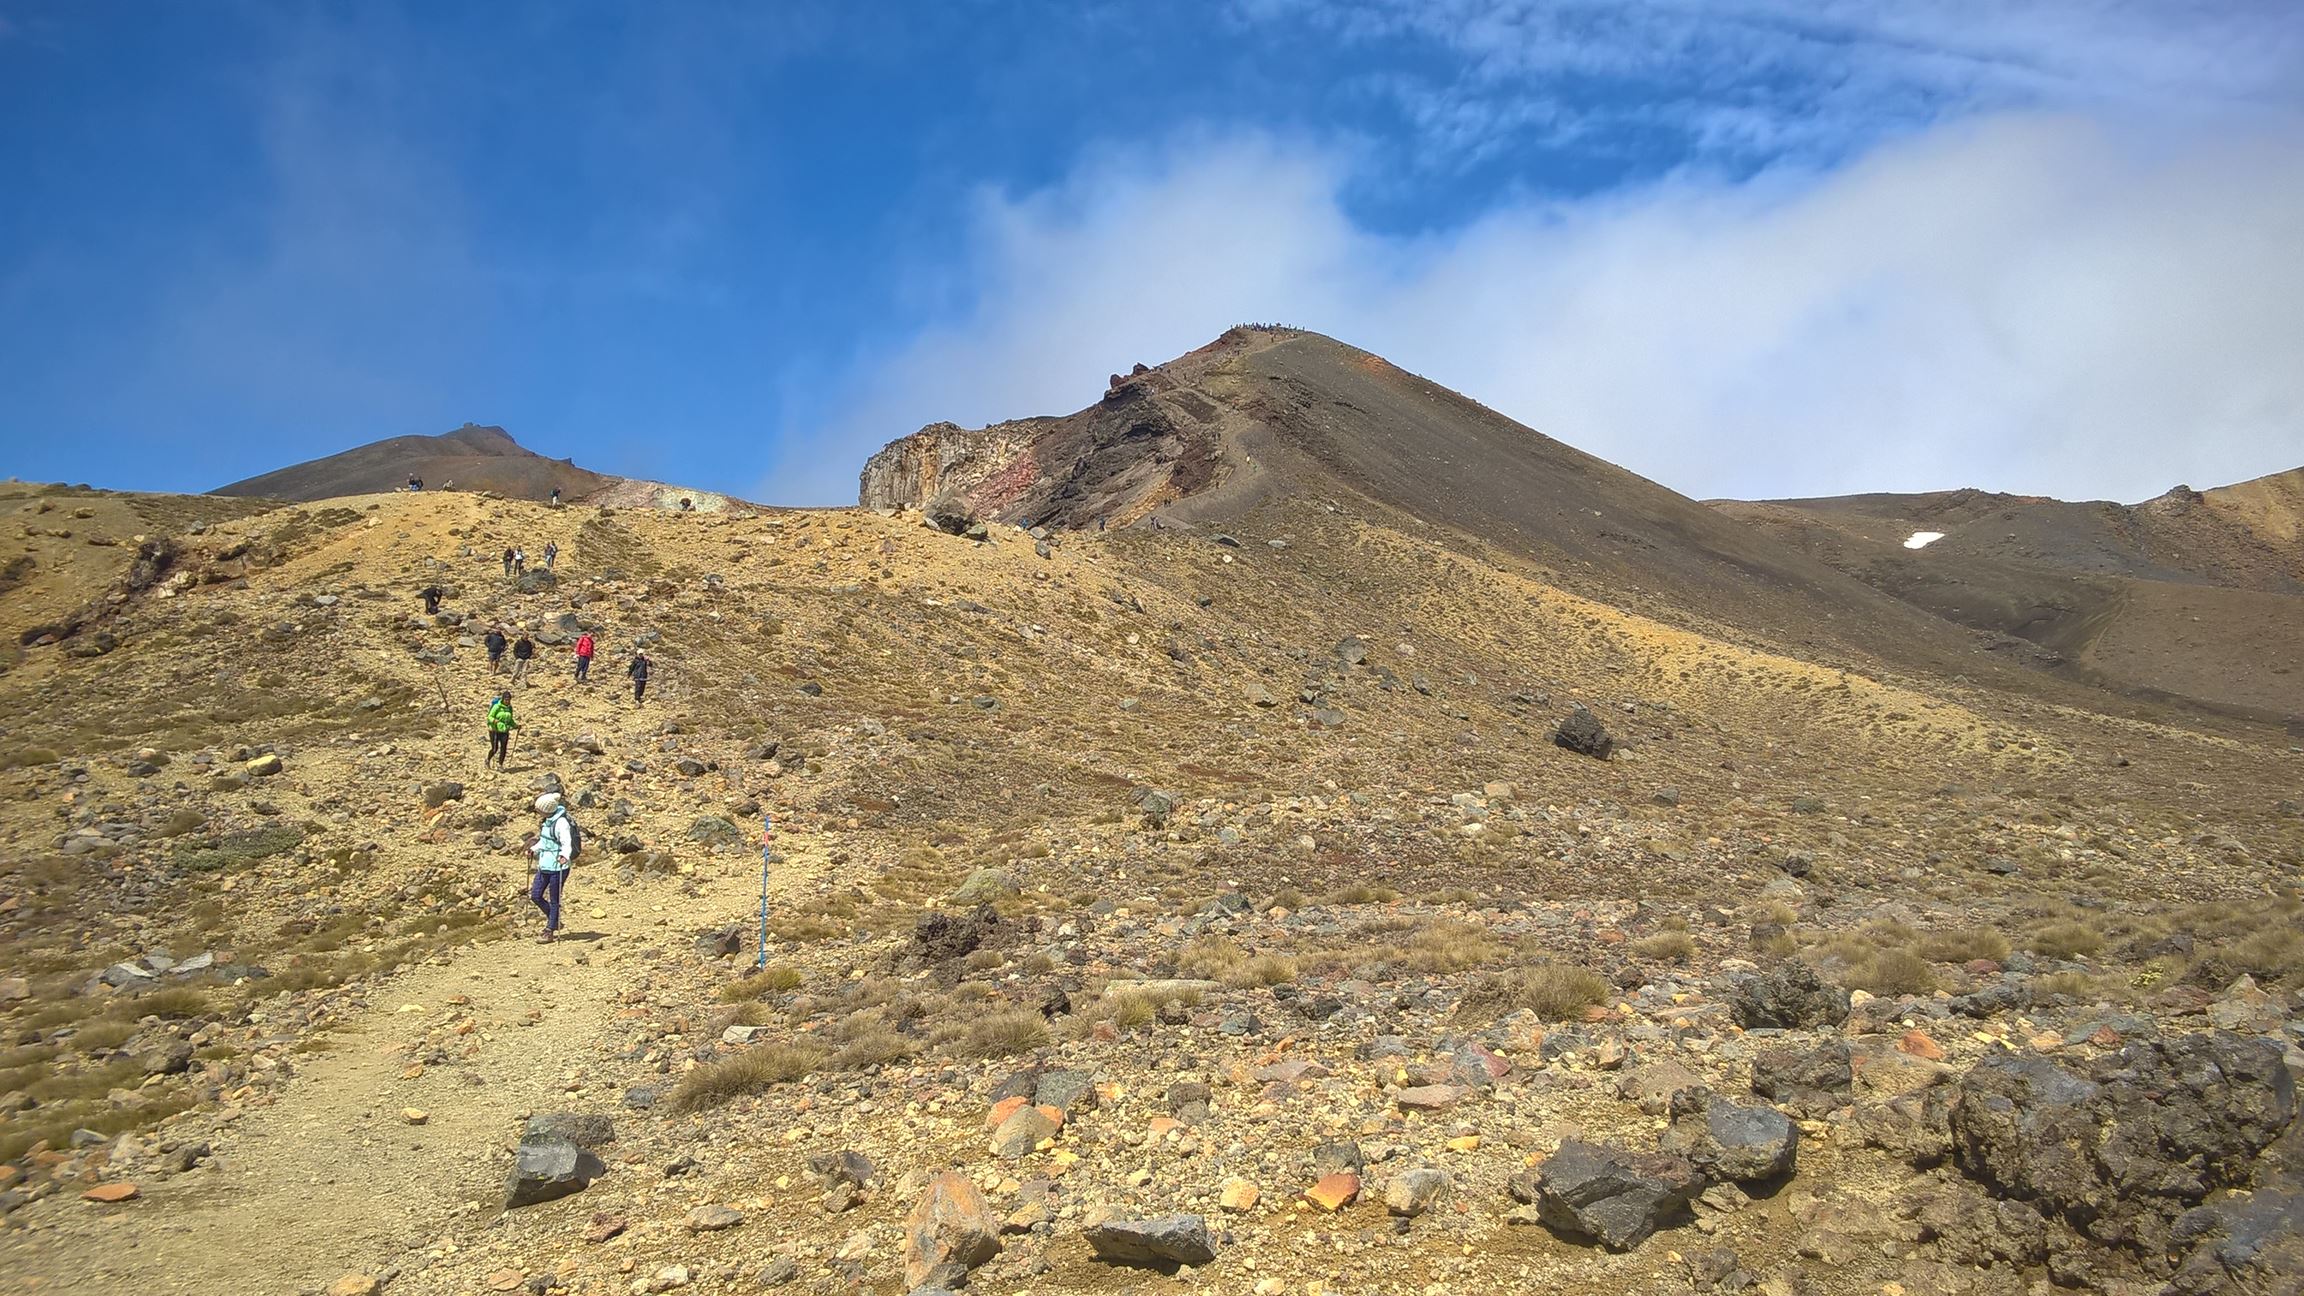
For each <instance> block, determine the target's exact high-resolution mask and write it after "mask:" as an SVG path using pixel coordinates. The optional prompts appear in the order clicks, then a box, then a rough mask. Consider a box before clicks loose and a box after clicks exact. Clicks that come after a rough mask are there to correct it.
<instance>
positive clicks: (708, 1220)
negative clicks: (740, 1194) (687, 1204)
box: [688, 1206, 744, 1233]
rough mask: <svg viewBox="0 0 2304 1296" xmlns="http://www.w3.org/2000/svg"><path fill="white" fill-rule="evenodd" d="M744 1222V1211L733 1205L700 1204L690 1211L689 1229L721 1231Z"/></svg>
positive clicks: (702, 1231)
mask: <svg viewBox="0 0 2304 1296" xmlns="http://www.w3.org/2000/svg"><path fill="white" fill-rule="evenodd" d="M743 1222H744V1212H742V1211H740V1210H737V1209H736V1208H735V1207H733V1206H698V1207H697V1208H696V1209H694V1210H692V1211H689V1212H688V1231H689V1232H691V1233H719V1232H722V1231H724V1230H727V1229H732V1228H735V1227H736V1226H737V1225H739V1224H742V1223H743Z"/></svg>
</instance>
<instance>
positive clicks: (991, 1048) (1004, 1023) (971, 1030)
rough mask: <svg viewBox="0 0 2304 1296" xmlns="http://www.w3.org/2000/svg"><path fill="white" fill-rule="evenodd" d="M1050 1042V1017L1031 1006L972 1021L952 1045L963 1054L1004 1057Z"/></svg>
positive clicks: (977, 1056) (957, 1051) (1028, 1050)
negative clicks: (1030, 1007) (1044, 1016)
mask: <svg viewBox="0 0 2304 1296" xmlns="http://www.w3.org/2000/svg"><path fill="white" fill-rule="evenodd" d="M1047 1045H1048V1022H1047V1020H1046V1019H1045V1018H1043V1017H1041V1015H1040V1014H1038V1013H1036V1012H1033V1011H1032V1010H1031V1009H1029V1008H1015V1009H1010V1010H1009V1011H1007V1012H999V1013H994V1014H992V1015H991V1016H989V1017H983V1018H979V1019H978V1020H976V1021H974V1022H971V1023H970V1024H969V1026H968V1028H967V1030H966V1031H964V1032H963V1033H962V1034H961V1036H960V1037H959V1038H958V1039H957V1040H955V1041H953V1044H952V1049H953V1051H954V1052H956V1053H959V1054H961V1055H962V1056H964V1057H975V1058H1003V1057H1015V1056H1016V1055H1017V1054H1019V1053H1029V1052H1031V1051H1032V1050H1034V1049H1038V1048H1045V1047H1047Z"/></svg>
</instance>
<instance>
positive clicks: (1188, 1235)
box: [1082, 1215, 1216, 1269]
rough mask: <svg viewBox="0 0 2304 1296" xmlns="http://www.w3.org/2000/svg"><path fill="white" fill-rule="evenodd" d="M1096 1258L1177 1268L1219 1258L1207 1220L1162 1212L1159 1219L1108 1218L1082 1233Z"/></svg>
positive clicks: (1149, 1266) (1160, 1267)
mask: <svg viewBox="0 0 2304 1296" xmlns="http://www.w3.org/2000/svg"><path fill="white" fill-rule="evenodd" d="M1082 1236H1083V1237H1085V1238H1087V1239H1088V1245H1089V1246H1090V1247H1092V1248H1094V1249H1095V1252H1096V1258H1097V1259H1099V1260H1107V1261H1110V1262H1112V1263H1114V1264H1124V1265H1142V1266H1145V1267H1147V1268H1153V1269H1175V1268H1178V1267H1179V1266H1182V1265H1203V1264H1206V1263H1208V1262H1209V1261H1211V1260H1214V1259H1215V1258H1216V1241H1215V1239H1214V1238H1212V1237H1210V1236H1209V1235H1208V1221H1207V1220H1204V1219H1202V1218H1201V1217H1199V1216H1198V1215H1163V1216H1160V1217H1159V1218H1157V1219H1108V1220H1105V1221H1104V1222H1103V1223H1101V1224H1096V1225H1092V1226H1090V1227H1089V1228H1087V1229H1086V1230H1084V1231H1083V1232H1082Z"/></svg>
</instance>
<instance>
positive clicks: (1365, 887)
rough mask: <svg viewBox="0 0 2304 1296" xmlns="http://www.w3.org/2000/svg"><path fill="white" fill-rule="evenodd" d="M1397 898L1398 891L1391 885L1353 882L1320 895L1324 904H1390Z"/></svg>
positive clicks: (1398, 896) (1398, 895)
mask: <svg viewBox="0 0 2304 1296" xmlns="http://www.w3.org/2000/svg"><path fill="white" fill-rule="evenodd" d="M1399 898H1400V893H1399V892H1398V891H1395V890H1393V889H1392V888H1391V887H1388V886H1373V885H1370V884H1369V883H1366V882H1354V883H1350V884H1349V885H1346V886H1340V887H1338V888H1336V889H1335V890H1333V891H1330V892H1329V893H1328V894H1326V895H1324V896H1321V897H1320V903H1321V904H1324V905H1364V904H1390V903H1392V902H1393V901H1395V900H1397V899H1399Z"/></svg>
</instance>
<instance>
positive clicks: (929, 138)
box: [0, 0, 2304, 503]
mask: <svg viewBox="0 0 2304 1296" xmlns="http://www.w3.org/2000/svg"><path fill="white" fill-rule="evenodd" d="M2009 9H2018V10H2021V12H2020V13H2017V14H2010V13H2007V12H2005V11H2006V10H2009ZM2299 87H2304V10H2300V9H2298V8H2297V7H2296V6H2291V5H2283V4H2275V3H2271V2H2270V0H2262V2H2258V0H2242V2H2240V3H2230V4H2193V3H2180V2H2175V0H2171V2H2169V3H2130V2H2123V0H2103V2H2101V3H2096V2H2088V0H2040V2H2039V3H2029V4H2026V5H2023V6H2006V5H2000V4H1985V3H1980V2H1972V0H1944V2H1943V3H1937V4H1911V3H1888V2H1887V0H1877V2H1874V0H1801V2H1798V3H1795V2H1793V0H1719V2H1717V3H1697V2H1696V0H1624V2H1621V3H1618V2H1611V3H1598V2H1597V0H1574V2H1556V3H1535V2H1532V0H1338V2H1335V3H1327V2H1323V0H1224V2H1211V3H1205V4H1190V3H1172V4H1158V5H1140V6H1123V5H1094V4H1077V3H1050V4H1028V3H1008V2H997V0H981V2H976V0H960V2H957V3H950V4H943V5H935V6H929V5H887V6H881V5H859V4H852V3H851V4H827V5H811V4H807V3H791V4H777V5H751V4H706V3H654V4H642V3H638V2H637V0H634V2H633V3H602V2H583V0H560V2H556V3H537V4H522V3H491V4H486V5H470V4H460V3H402V4H386V3H375V4H363V5H357V6H353V5H338V4H286V3H280V4H235V3H227V2H222V0H219V2H217V3H203V4H171V3H160V2H159V0H152V2H149V3H109V2H106V0H0V177H6V178H7V179H6V181H5V183H6V184H7V185H8V187H9V189H10V190H11V191H12V192H11V193H10V196H9V198H8V199H7V200H6V201H0V472H5V473H8V474H12V475H16V476H21V477H26V478H31V479H39V480H55V479H62V480H73V481H81V480H86V481H93V482H97V483H100V484H105V485H113V486H122V487H136V488H149V489H171V490H187V489H201V488H205V487H209V486H214V485H217V484H220V483H222V482H225V481H229V480H232V479H236V478H238V477H242V476H246V475H250V474H253V473H256V472H261V471H264V470H267V469H270V468H273V467H277V466H280V465H282V464H285V463H288V462H292V461H295V460H298V459H303V458H308V457H312V456H314V455H318V454H324V453H329V452H332V451H334V450H337V449H342V448H344V447H347V446H351V445H355V444H358V443H361V442H364V441H368V440H373V439H376V438H379V437H385V436H393V435H400V434H405V433H412V432H439V431H446V430H448V429H451V428H453V427H455V426H457V425H458V424H460V423H463V422H465V421H466V420H471V421H475V422H481V423H497V424H501V425H503V426H504V427H506V428H507V429H509V430H510V431H511V432H512V433H513V434H514V435H515V436H517V437H518V438H520V439H521V441H522V442H523V443H524V444H527V445H528V446H530V447H531V448H534V449H536V450H539V451H541V452H543V453H547V454H552V455H568V456H573V457H574V458H575V459H576V460H577V461H578V462H579V463H582V464H584V465H586V466H589V467H594V468H598V469H602V470H605V471H611V472H620V473H626V474H630V475H637V476H647V477H655V478H659V479H665V480H672V481H678V482H681V483H684V484H689V485H695V486H700V487H705V488H711V489H720V490H726V491H731V492H734V493H738V494H743V495H748V496H752V497H755V498H763V499H769V500H775V501H778V502H797V503H844V502H849V501H850V500H851V499H852V498H853V490H854V479H855V473H856V470H857V468H858V467H859V466H860V463H861V460H862V458H863V456H864V455H865V454H867V453H869V452H870V450H871V449H874V448H876V447H877V446H878V445H879V444H881V443H882V442H884V441H886V440H888V439H890V438H893V437H896V436H899V435H902V434H904V433H906V432H909V431H911V430H913V429H914V428H916V427H918V426H919V425H920V424H922V423H925V422H928V421H931V420H934V419H940V418H952V419H955V420H958V421H962V422H968V423H979V422H984V421H988V420H991V419H996V418H1004V417H1018V416H1023V415H1028V414H1035V413H1048V412H1060V411H1064V410H1069V409H1072V408H1076V407H1078V406H1080V405H1083V404H1085V403H1087V402H1088V401H1090V400H1092V399H1094V397H1095V395H1096V393H1097V392H1098V391H1099V390H1100V389H1101V387H1102V384H1103V377H1104V375H1105V374H1106V373H1107V372H1109V371H1110V370H1113V369H1117V368H1124V367H1125V366H1126V365H1127V364H1128V363H1131V362H1133V361H1137V360H1144V361H1147V362H1156V361H1158V360H1161V359H1165V358H1167V357H1169V356H1171V355H1174V354H1176V353H1178V352H1181V351H1183V350H1186V349H1189V348H1190V347H1192V346H1196V345H1198V344H1200V343H1201V342H1204V341H1206V340H1208V339H1209V338H1211V337H1213V336H1214V335H1215V334H1216V333H1218V332H1220V331H1221V330H1222V329H1223V328H1224V327H1226V326H1227V325H1229V324H1232V323H1235V322H1238V321H1240V320H1244V319H1252V320H1276V321H1282V322H1288V323H1295V324H1302V325H1306V326H1309V327H1314V328H1319V329H1322V330H1323V331H1326V332H1330V333H1332V334H1335V335H1337V336H1339V337H1343V338H1344V339H1346V340H1348V341H1353V342H1356V343H1359V344H1362V345H1366V346H1369V347H1370V348H1371V349H1375V350H1378V351H1381V352H1383V353H1385V354H1387V355H1389V356H1390V357H1392V358H1393V359H1395V360H1396V361H1398V362H1400V363H1402V364H1403V365H1406V366H1407V367H1409V368H1412V369H1416V370H1419V371H1421V372H1425V373H1427V374H1429V375H1431V376H1432V377H1434V378H1436V379H1438V380H1440V381H1442V382H1446V383H1448V384H1449V385H1451V386H1456V387H1458V388H1460V389H1462V390H1464V391H1466V392H1468V393H1469V394H1471V395H1473V396H1475V397H1478V398H1480V399H1482V400H1484V401H1486V402H1487V403H1489V404H1491V405H1494V406H1496V407H1498V408H1500V409H1503V410H1505V411H1506V412H1507V413H1511V414H1513V415H1514V416H1516V417H1519V418H1521V419H1523V420H1524V421H1527V422H1529V423H1531V424H1533V425H1535V426H1537V427H1539V428H1541V429H1542V430H1544V431H1547V432H1550V433H1552V434H1554V435H1556V436H1560V437H1562V438H1563V439H1565V440H1568V441H1570V442H1572V443H1574V444H1577V445H1580V446H1583V447H1585V448H1587V449H1591V450H1593V451H1595V452H1596V453H1600V454H1603V455H1605V456H1607V457H1609V458H1612V459H1615V460H1617V461H1619V462H1622V463H1625V464H1626V465H1627V466H1629V467H1632V468H1634V469H1635V470H1636V471H1640V472H1643V473H1646V474H1647V475H1650V476H1653V477H1656V478H1657V479H1659V480H1661V481H1664V482H1665V483H1666V484H1668V485H1671V486H1674V487H1675V488H1677V489H1681V490H1684V491H1687V492H1689V493H1691V494H1697V495H1715V494H1747V495H1759V494H1769V495H1776V494H1792V493H1822V492H1825V491H1832V490H1853V489H1888V488H1915V489H1916V488H1929V487H1940V486H1952V485H1962V484H1980V485H1987V486H1995V487H2006V488H2011V489H2027V490H2039V491H2043V492H2054V493H2059V494H2066V495H2092V494H2102V495H2110V496H2114V497H2121V498H2137V497H2141V496H2143V495H2146V494H2150V493H2155V492H2157V491H2158V490H2159V489H2162V488H2164V487H2165V486H2167V485H2170V484H2173V483H2174V482H2175V481H2177V480H2179V479H2188V480H2191V481H2192V482H2193V484H2195V485H2200V484H2207V483H2211V482H2214V481H2219V480H2227V479H2233V478H2237V477H2242V476H2249V475H2253V474H2255V473H2259V472H2265V471H2273V470H2277V469H2282V468H2287V467H2294V466H2297V465H2298V464H2304V366H2298V365H2297V364H2295V362H2294V358H2295V356H2297V355H2298V354H2304V256H2300V255H2299V254H2298V251H2297V249H2298V245H2299V232H2300V231H2304V126H2300V116H2299V113H2300V108H2304V91H2300V90H2299Z"/></svg>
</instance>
